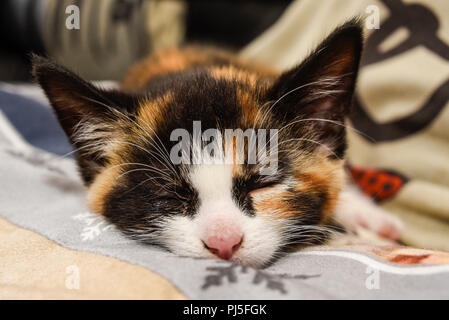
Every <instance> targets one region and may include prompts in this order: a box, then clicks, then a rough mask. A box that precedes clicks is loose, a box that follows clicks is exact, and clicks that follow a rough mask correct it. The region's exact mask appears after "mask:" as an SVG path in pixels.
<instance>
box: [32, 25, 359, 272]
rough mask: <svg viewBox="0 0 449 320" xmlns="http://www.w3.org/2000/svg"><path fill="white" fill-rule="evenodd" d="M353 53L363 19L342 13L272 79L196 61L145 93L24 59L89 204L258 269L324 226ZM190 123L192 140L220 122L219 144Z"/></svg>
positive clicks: (335, 187) (185, 251)
mask: <svg viewBox="0 0 449 320" xmlns="http://www.w3.org/2000/svg"><path fill="white" fill-rule="evenodd" d="M361 50H362V31H361V28H360V26H359V24H358V23H356V22H350V23H347V24H346V25H344V26H342V27H340V28H338V29H337V30H336V31H335V32H334V33H333V34H331V35H330V36H329V37H328V38H327V39H326V40H325V41H324V42H323V43H322V44H321V45H319V46H318V48H317V49H316V50H315V51H314V52H313V53H312V54H311V55H310V56H309V57H308V58H307V59H306V60H305V61H304V62H303V63H301V64H300V65H299V66H297V67H295V68H293V69H292V70H290V71H288V72H285V73H283V74H282V75H280V76H279V77H266V76H261V75H258V74H257V73H252V72H249V71H244V70H241V69H239V68H236V67H232V66H221V67H202V68H195V69H190V70H186V71H183V72H178V73H175V74H171V75H169V76H165V77H161V78H159V79H158V81H157V83H156V82H155V83H154V84H153V85H150V86H149V87H148V90H147V91H146V92H145V93H144V94H140V93H139V94H137V93H133V94H131V93H125V92H121V91H118V90H103V89H100V88H98V87H96V86H94V85H92V84H90V83H88V82H86V81H84V80H82V79H80V78H79V77H78V76H76V75H75V74H73V73H72V72H70V71H68V70H66V69H64V68H63V67H61V66H58V65H56V64H55V63H53V62H52V61H50V60H47V59H44V58H40V57H35V58H34V61H33V62H34V75H35V77H36V79H37V81H38V82H39V84H40V85H41V86H42V88H43V89H44V91H45V92H46V94H47V96H48V98H49V100H50V102H51V104H52V106H53V108H54V111H55V113H56V115H57V117H58V119H59V121H60V123H61V125H62V127H63V129H64V130H65V132H66V134H67V136H68V137H69V139H70V141H71V142H72V144H73V145H74V147H75V148H76V149H77V152H76V155H77V161H78V165H79V170H80V173H81V175H82V177H83V179H84V181H85V183H86V185H87V186H88V203H89V206H90V207H91V209H92V210H94V211H96V212H97V213H99V214H102V215H104V216H105V217H106V218H107V219H108V220H109V221H111V222H112V223H114V224H115V225H116V226H118V227H119V228H120V229H121V230H122V231H123V232H125V233H126V234H127V235H129V236H131V237H133V238H135V239H138V240H140V241H143V242H146V243H151V244H157V245H160V246H163V247H165V248H167V249H169V250H170V251H172V252H174V253H176V254H179V255H184V256H195V257H217V256H218V257H221V258H223V259H231V260H234V261H237V262H241V263H243V264H246V265H252V266H263V265H265V264H267V263H269V262H270V261H272V260H273V259H274V258H276V257H277V256H279V255H280V254H282V253H283V252H285V251H286V250H287V249H288V248H290V247H291V246H293V245H305V244H311V243H315V242H316V241H317V240H318V241H319V240H322V239H323V238H324V236H325V235H326V232H325V230H326V229H325V228H324V227H323V225H325V224H326V222H327V221H328V219H329V217H330V215H331V213H332V211H333V209H334V207H335V205H336V202H337V200H338V195H339V192H340V189H341V188H342V185H343V176H344V173H343V157H344V151H345V147H346V143H345V126H344V118H345V115H347V113H348V111H349V108H350V104H351V99H352V95H353V91H354V85H355V80H356V76H357V71H358V66H359V60H360V55H361ZM198 125H200V126H201V129H200V130H201V131H200V133H203V134H204V135H203V136H201V135H200V136H199V139H201V138H202V137H203V138H207V136H208V134H211V133H213V132H215V133H216V132H219V133H222V138H223V139H222V141H219V140H218V139H217V138H216V136H214V138H210V139H209V140H208V141H206V142H205V141H203V142H200V143H199V144H195V139H196V138H195V136H196V137H197V138H198V135H196V134H195V133H194V132H193V131H194V129H193V128H194V127H195V126H196V127H197V129H198ZM208 129H218V131H210V130H209V131H207V130H208ZM225 129H228V130H229V129H241V130H242V132H245V131H246V130H247V129H255V131H254V132H256V133H257V132H258V131H257V130H260V129H266V130H267V131H266V132H265V133H264V134H262V135H257V137H258V138H259V139H261V140H262V143H260V141H259V140H257V143H254V144H252V143H250V140H249V139H246V140H245V139H244V138H242V137H240V138H239V137H237V136H236V137H235V138H232V139H230V140H226V133H225ZM270 129H271V131H270ZM212 135H213V134H212ZM209 137H210V135H209ZM183 138H185V139H183ZM239 139H240V140H239ZM263 139H265V143H263ZM206 140H207V139H206ZM241 141H246V142H244V143H243V144H242V146H243V149H242V150H239V148H238V147H237V146H238V145H239V143H240V142H241ZM209 142H212V143H209ZM276 142H277V144H276ZM206 145H209V147H210V146H220V147H223V148H222V149H219V148H218V149H215V151H212V152H211V149H207V148H204V149H203V147H205V146H206ZM255 145H258V147H257V148H258V149H257V152H256V155H257V156H259V157H256V161H255V162H251V161H249V156H248V154H249V153H248V150H253V146H255ZM264 145H267V146H268V147H267V150H266V151H267V153H266V155H265V157H264V156H263V153H262V155H261V150H262V149H263V148H262V147H263V146H264ZM189 146H190V148H188V147H189ZM272 146H274V147H275V148H272ZM185 148H187V149H185ZM276 148H277V149H276ZM186 150H187V151H186ZM217 150H218V151H217ZM219 150H225V151H226V150H228V151H229V150H231V152H230V153H228V152H224V153H221V152H220V151H219ZM199 151H205V153H200V152H199ZM241 151H243V153H242V152H241ZM206 154H207V155H206ZM200 155H202V156H200ZM245 155H246V156H245ZM198 159H200V161H198ZM224 159H227V160H229V159H230V160H231V161H221V160H224ZM236 159H240V160H241V161H237V160H236ZM264 159H265V161H264ZM204 160H207V161H204ZM217 160H218V161H217ZM267 160H268V161H267ZM189 161H190V162H189ZM179 162H181V163H179ZM268 167H270V168H271V169H273V168H274V170H271V171H270V170H268V171H264V170H263V169H264V168H265V169H266V168H268ZM267 172H268V173H267Z"/></svg>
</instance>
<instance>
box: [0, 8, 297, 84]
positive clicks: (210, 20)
mask: <svg viewBox="0 0 449 320" xmlns="http://www.w3.org/2000/svg"><path fill="white" fill-rule="evenodd" d="M88 1H97V0H78V1H72V2H73V4H76V5H79V6H80V8H81V7H82V6H83V5H87V4H92V3H89V2H88ZM142 1H144V0H115V3H114V8H118V9H120V8H125V7H126V8H129V7H130V6H140V5H141V4H142ZM148 1H149V0H148ZM72 2H71V1H68V2H67V3H72ZM289 3H290V1H287V0H285V1H277V2H263V1H262V2H258V1H240V2H230V1H224V0H218V1H187V2H186V4H187V13H186V22H185V23H186V34H185V42H187V43H189V42H196V43H210V44H215V45H220V46H226V47H228V48H232V49H240V48H242V47H243V46H244V45H246V44H247V43H249V42H250V41H251V40H253V39H254V38H255V37H257V36H258V35H260V34H261V33H262V32H263V31H265V30H266V29H267V28H268V27H270V26H271V25H272V24H273V23H274V22H275V21H276V20H277V19H278V18H279V17H280V15H281V14H282V13H283V11H284V10H285V9H286V7H287V6H288V4H289ZM94 4H96V3H94ZM44 8H55V6H48V5H47V6H44V1H42V0H1V1H0V43H1V44H2V45H1V47H0V81H29V80H30V79H31V76H30V72H29V70H30V68H31V66H30V63H29V53H30V52H34V53H41V54H47V55H50V56H51V55H52V52H45V49H44V46H45V45H44V40H43V39H44V35H42V34H41V32H42V29H44V28H43V23H44V21H43V17H44V16H46V17H47V16H48V15H46V14H45V12H43V11H44V10H45V9H44ZM118 9H117V10H118ZM49 10H51V9H49ZM81 11H82V10H81ZM122 11H123V10H121V11H120V12H115V11H113V12H111V13H112V14H113V17H114V18H116V16H117V15H118V16H121V15H122V14H123V12H122ZM95 14H96V15H97V14H98V16H99V14H100V13H95ZM50 16H54V15H50ZM88 17H91V15H90V16H88ZM64 19H65V16H64ZM64 19H63V20H64ZM45 23H51V21H45ZM93 25H95V24H93ZM132 27H133V28H135V27H134V26H132ZM92 32H94V33H95V30H93V31H92ZM142 32H143V30H142ZM137 33H138V32H137V31H136V34H137ZM52 37H54V38H55V39H54V42H55V45H56V46H59V44H58V37H57V35H56V34H55V35H54V36H53V35H51V34H50V38H49V37H48V36H47V37H46V39H52ZM47 42H48V41H47ZM52 42H53V40H52ZM47 45H48V44H47ZM53 49H55V48H53ZM56 49H58V48H56ZM82 50H84V49H82ZM82 52H84V51H82ZM108 52H109V54H110V53H111V52H110V51H108ZM77 54H79V53H77ZM85 54H86V55H89V54H91V53H90V52H86V53H85ZM100 58H101V57H100ZM136 59H138V57H136ZM100 61H101V59H100ZM95 73H97V72H95ZM101 76H102V75H96V77H101ZM97 79H100V78H97Z"/></svg>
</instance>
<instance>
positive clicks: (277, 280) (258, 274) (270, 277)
mask: <svg viewBox="0 0 449 320" xmlns="http://www.w3.org/2000/svg"><path fill="white" fill-rule="evenodd" d="M206 270H207V271H209V272H211V273H210V274H209V275H207V276H206V278H205V279H204V280H205V282H204V284H203V286H202V287H201V288H202V289H203V290H206V289H208V288H209V287H213V286H218V287H219V286H222V285H223V284H224V282H225V280H227V282H228V283H237V282H238V275H239V273H240V274H247V273H248V272H252V273H253V280H252V283H253V284H254V285H259V284H263V283H265V287H266V289H268V290H272V291H278V292H279V293H281V294H286V293H287V289H286V288H285V283H284V281H283V280H284V279H297V280H307V279H310V278H316V277H320V276H321V275H320V274H314V275H288V274H270V273H268V272H264V271H261V270H258V269H252V268H249V267H246V266H242V265H238V264H235V263H232V264H230V265H226V266H215V267H207V268H206Z"/></svg>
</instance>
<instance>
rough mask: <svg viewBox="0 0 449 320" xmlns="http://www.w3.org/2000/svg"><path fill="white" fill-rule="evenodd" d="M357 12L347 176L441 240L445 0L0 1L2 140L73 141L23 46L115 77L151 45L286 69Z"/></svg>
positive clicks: (447, 218) (447, 234) (410, 226)
mask: <svg viewBox="0 0 449 320" xmlns="http://www.w3.org/2000/svg"><path fill="white" fill-rule="evenodd" d="M73 6H76V8H78V9H79V21H76V19H75V17H74V16H72V15H73V14H76V12H74V11H73V8H74V7H73ZM353 17H360V18H361V21H362V23H363V25H364V27H365V34H366V41H365V43H366V44H365V51H364V55H363V58H362V62H361V70H360V74H359V79H358V84H357V90H356V94H355V96H354V104H353V110H352V112H351V114H350V116H349V119H348V140H349V150H348V160H349V163H350V166H349V168H350V173H351V176H352V177H353V179H354V181H355V182H356V183H357V184H358V186H359V187H360V188H361V190H362V191H363V192H364V193H365V194H366V195H368V196H370V197H371V198H372V199H373V200H374V201H376V202H377V203H379V205H382V206H383V207H384V208H386V209H387V210H389V211H390V212H392V213H394V214H396V215H397V216H398V217H400V218H401V220H402V221H403V222H404V224H405V230H404V232H403V234H402V237H401V242H402V243H404V244H407V245H412V246H417V247H425V248H435V249H442V250H449V1H447V0H296V1H288V0H279V1H249V0H243V1H224V0H214V1H199V0H197V1H182V0H158V1H156V0H1V1H0V142H1V141H2V137H3V136H6V135H9V137H10V138H11V137H13V138H11V139H10V140H14V141H16V142H17V141H20V139H22V138H23V140H24V141H26V142H27V143H28V144H30V145H32V146H33V147H36V148H37V149H36V150H45V151H47V152H51V153H55V154H59V155H63V154H66V153H67V152H69V151H70V150H71V146H70V145H69V144H68V143H67V140H66V138H65V136H64V134H63V132H62V130H61V128H60V127H59V125H58V123H57V121H56V120H55V118H54V116H53V114H52V112H51V110H50V108H49V105H48V101H47V100H46V98H45V97H44V95H43V94H42V92H41V90H40V88H39V87H37V86H36V85H33V84H32V82H31V74H30V70H31V66H30V63H29V54H30V52H34V53H39V54H42V55H46V56H49V57H52V58H54V59H55V60H56V61H57V62H59V63H61V64H63V65H65V66H66V67H68V68H70V69H71V70H73V71H75V72H77V73H79V74H80V75H81V76H82V77H84V78H86V79H88V80H118V79H120V78H121V76H122V75H123V73H124V72H125V70H126V69H127V68H128V67H129V66H130V65H131V64H132V63H134V62H136V61H137V60H138V59H140V58H142V57H143V56H145V55H147V54H149V53H151V52H152V51H153V50H155V49H158V48H162V47H170V46H182V45H183V44H191V43H200V44H211V45H215V46H219V47H224V48H226V49H231V50H233V51H235V52H236V53H238V54H239V55H241V56H242V57H244V58H246V59H249V60H251V61H256V62H259V63H261V64H262V65H264V66H268V67H272V68H274V69H277V70H279V71H282V70H286V69H288V68H289V67H291V66H293V65H295V64H298V63H299V62H301V61H302V59H303V58H304V57H306V56H307V54H308V53H310V51H311V50H313V48H314V47H315V46H316V45H317V44H318V43H319V42H320V41H321V40H322V39H323V38H324V37H325V36H326V35H327V34H329V33H330V32H331V31H332V30H333V29H334V28H335V27H336V26H338V25H341V24H343V23H344V22H346V21H347V20H348V19H351V18H353ZM77 22H79V25H78V27H79V28H78V27H74V26H76V25H77ZM14 130H15V131H17V134H12V132H14ZM2 134H4V135H3V136H2ZM14 137H16V138H14ZM0 160H1V159H0Z"/></svg>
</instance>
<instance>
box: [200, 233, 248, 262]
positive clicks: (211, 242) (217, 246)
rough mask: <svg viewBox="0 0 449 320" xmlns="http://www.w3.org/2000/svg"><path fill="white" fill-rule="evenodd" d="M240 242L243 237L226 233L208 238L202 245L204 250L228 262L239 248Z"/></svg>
mask: <svg viewBox="0 0 449 320" xmlns="http://www.w3.org/2000/svg"><path fill="white" fill-rule="evenodd" d="M242 240H243V237H242V235H241V234H239V233H226V234H219V235H212V236H209V237H207V239H206V241H203V243H204V246H205V247H206V249H208V250H209V251H210V252H212V253H213V254H215V255H216V256H218V257H219V258H221V259H224V260H229V259H231V257H232V255H233V254H234V253H235V252H236V251H237V250H238V249H239V248H240V245H241V244H242Z"/></svg>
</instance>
